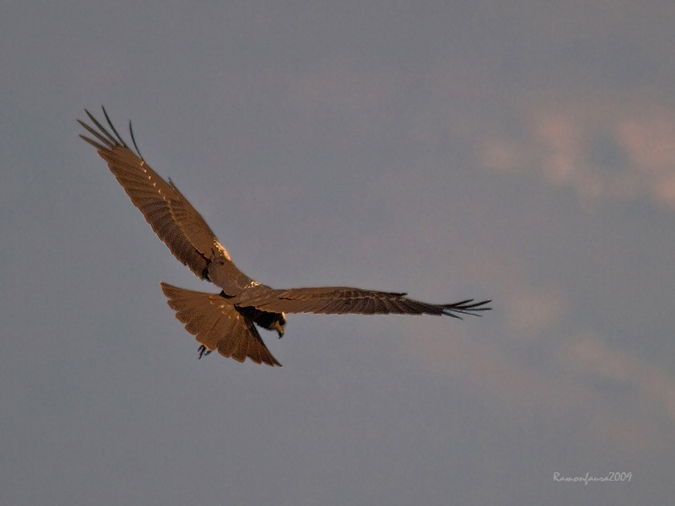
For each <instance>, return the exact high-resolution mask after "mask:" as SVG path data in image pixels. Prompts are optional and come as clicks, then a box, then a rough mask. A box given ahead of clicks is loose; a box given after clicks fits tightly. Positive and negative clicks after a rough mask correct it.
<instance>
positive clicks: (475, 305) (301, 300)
mask: <svg viewBox="0 0 675 506" xmlns="http://www.w3.org/2000/svg"><path fill="white" fill-rule="evenodd" d="M405 295H406V294H405V293H395V292H378V291H374V290H363V289H360V288H350V287H323V288H291V289H290V290H272V289H270V290H261V291H253V290H252V291H251V292H244V293H242V294H241V295H240V296H239V300H237V302H236V304H237V305H238V306H251V307H255V308H256V309H259V310H261V311H268V312H275V313H320V314H347V313H352V314H434V315H447V316H452V317H454V318H461V317H460V316H459V315H460V314H467V315H474V316H478V315H479V312H480V311H489V310H490V309H491V308H489V307H486V304H488V303H490V302H491V301H489V300H484V301H481V302H474V300H473V299H467V300H463V301H460V302H454V303H452V304H430V303H428V302H421V301H418V300H413V299H409V298H407V297H405Z"/></svg>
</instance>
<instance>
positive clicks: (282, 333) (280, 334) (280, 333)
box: [277, 329, 284, 339]
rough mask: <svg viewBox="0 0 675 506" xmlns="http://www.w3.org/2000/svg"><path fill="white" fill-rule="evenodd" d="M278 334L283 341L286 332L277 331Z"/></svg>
mask: <svg viewBox="0 0 675 506" xmlns="http://www.w3.org/2000/svg"><path fill="white" fill-rule="evenodd" d="M277 333H278V334H279V339H281V338H282V337H284V331H283V330H281V329H277Z"/></svg>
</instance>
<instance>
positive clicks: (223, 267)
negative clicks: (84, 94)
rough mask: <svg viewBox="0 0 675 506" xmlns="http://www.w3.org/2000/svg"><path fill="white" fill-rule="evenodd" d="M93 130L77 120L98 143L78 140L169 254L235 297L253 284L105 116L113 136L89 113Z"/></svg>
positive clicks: (175, 190)
mask: <svg viewBox="0 0 675 506" xmlns="http://www.w3.org/2000/svg"><path fill="white" fill-rule="evenodd" d="M85 112H86V113H87V116H89V119H90V120H91V121H92V123H93V124H94V126H95V127H96V128H94V127H92V126H90V125H88V124H86V123H84V122H83V121H80V120H78V122H79V123H80V125H82V126H83V127H84V128H85V129H86V130H87V131H88V132H89V133H90V134H91V135H92V136H93V137H94V138H95V139H92V138H89V137H86V136H84V135H80V137H82V138H83V139H84V140H85V141H87V142H88V143H89V144H91V145H92V146H94V147H95V148H96V149H97V151H98V154H99V156H100V157H101V158H103V159H104V160H105V161H106V162H107V163H108V168H109V169H110V171H111V172H112V173H113V174H114V175H115V177H116V178H117V181H119V183H120V184H121V185H122V187H123V188H124V190H125V191H126V192H127V195H129V197H130V198H131V201H132V202H133V203H134V205H135V206H136V207H137V208H138V209H140V211H141V212H142V213H143V216H145V219H146V220H147V222H148V223H149V224H150V226H151V227H152V229H153V230H154V231H155V233H156V234H157V235H158V236H159V238H160V239H161V240H162V241H164V243H165V244H166V245H167V246H168V247H169V250H171V253H173V255H174V256H175V257H176V258H177V259H178V260H179V261H181V262H182V263H183V264H185V265H186V266H188V267H189V268H190V270H191V271H192V272H194V273H195V274H196V275H197V276H199V277H200V278H202V279H204V278H206V279H208V280H209V281H213V282H214V283H215V284H217V285H218V286H220V287H221V288H223V289H224V290H225V292H226V293H228V294H232V295H234V294H237V293H239V292H240V291H241V290H242V289H243V287H245V286H247V285H248V284H250V283H251V282H252V280H251V279H250V278H248V277H247V276H245V275H244V274H243V273H242V272H241V271H239V270H238V269H237V268H236V266H235V265H234V264H233V263H232V261H231V260H230V255H229V254H228V253H227V251H226V250H225V248H224V247H223V246H222V245H221V244H220V242H219V241H218V238H217V237H216V236H215V234H214V233H213V231H212V230H211V228H210V227H209V226H208V225H207V224H206V222H205V221H204V219H203V218H202V217H201V215H200V214H199V213H198V212H197V210H196V209H195V208H194V207H192V205H191V204H190V202H188V200H187V199H186V198H185V197H184V196H183V194H182V193H181V192H180V191H179V190H178V188H176V185H174V184H173V182H172V181H171V180H170V179H169V181H168V183H167V182H166V181H165V180H164V179H162V178H161V177H160V176H159V175H158V174H157V173H156V172H155V171H154V170H152V168H150V166H149V165H148V164H147V163H146V162H145V160H144V159H143V157H142V156H141V154H140V152H139V151H138V147H136V141H135V140H134V138H133V131H132V130H131V123H130V124H129V130H130V133H131V138H132V140H133V142H134V147H136V153H134V152H133V151H132V150H131V149H130V148H129V147H128V146H127V145H126V143H125V142H124V140H122V138H121V137H120V135H119V134H118V133H117V130H116V129H115V127H114V126H113V125H112V123H111V122H110V119H109V118H108V114H107V113H106V111H105V109H103V114H104V115H105V118H106V120H107V122H108V125H109V126H110V129H111V130H112V132H113V133H114V134H115V136H114V137H113V135H112V134H111V133H110V132H109V131H108V130H107V129H106V128H104V127H103V126H102V125H101V123H99V122H98V121H97V120H96V118H94V116H92V114H91V113H90V112H89V111H87V110H86V109H85Z"/></svg>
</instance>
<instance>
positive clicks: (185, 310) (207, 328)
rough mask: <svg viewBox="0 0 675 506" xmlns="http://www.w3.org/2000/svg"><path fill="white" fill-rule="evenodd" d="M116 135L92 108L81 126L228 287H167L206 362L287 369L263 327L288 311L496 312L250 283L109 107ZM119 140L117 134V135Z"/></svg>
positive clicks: (185, 256)
mask: <svg viewBox="0 0 675 506" xmlns="http://www.w3.org/2000/svg"><path fill="white" fill-rule="evenodd" d="M102 109H103V114H104V116H105V119H106V122H107V123H108V126H109V127H110V130H111V131H112V134H111V133H110V131H108V130H107V129H106V128H105V127H104V126H103V125H101V123H99V122H98V121H97V120H96V118H94V116H93V115H92V114H91V113H90V112H89V111H87V110H86V109H85V112H86V113H87V116H88V117H89V119H90V120H91V122H92V124H93V125H89V124H87V123H85V122H83V121H81V120H77V121H78V123H80V125H82V126H83V127H84V128H85V130H87V132H89V134H91V136H92V137H87V136H85V135H80V137H82V139H84V140H85V141H87V142H88V143H89V144H91V145H92V146H94V147H95V148H96V150H97V152H98V154H99V156H100V157H101V158H103V159H104V160H105V161H106V162H107V163H108V168H109V169H110V171H111V172H112V173H113V174H114V175H115V177H116V178H117V181H119V183H120V184H121V185H122V187H123V188H124V191H126V192H127V195H129V197H130V198H131V201H132V202H133V203H134V205H135V206H136V207H137V208H138V209H139V210H140V211H141V213H143V216H145V219H146V220H147V222H148V223H149V224H150V226H151V227H152V229H153V230H154V231H155V233H156V234H157V235H158V236H159V238H160V239H161V240H162V241H163V242H164V244H166V245H167V246H168V248H169V250H170V251H171V253H173V255H174V256H175V257H176V258H177V259H178V260H179V261H180V262H182V263H183V264H185V265H186V266H187V267H188V268H189V269H190V270H191V271H192V272H193V273H194V274H196V275H197V276H198V277H199V278H201V279H206V280H207V281H210V282H211V283H213V284H215V285H216V286H218V287H219V288H221V292H220V293H203V292H195V291H192V290H186V289H184V288H178V287H175V286H172V285H169V284H168V283H163V282H162V283H160V285H161V287H162V291H163V292H164V294H165V295H166V296H167V297H168V298H169V300H168V304H169V306H170V307H171V308H172V309H174V310H175V311H176V318H178V319H179V320H180V321H181V322H182V323H184V324H185V329H186V330H187V331H188V332H189V333H191V334H194V335H195V336H196V339H197V341H198V342H199V344H200V346H199V358H201V357H202V356H204V355H208V354H209V353H211V352H212V351H213V350H218V352H219V353H220V354H221V355H223V356H225V357H231V358H233V359H235V360H237V361H239V362H243V361H244V360H246V357H248V358H250V359H251V360H252V361H253V362H255V363H256V364H260V363H265V364H268V365H270V366H279V367H281V364H280V363H279V361H277V359H276V358H274V357H273V356H272V354H271V353H270V351H269V350H268V349H267V346H265V343H264V342H263V340H262V338H261V337H260V333H259V332H258V329H257V328H256V325H257V326H259V327H262V328H264V329H267V330H275V331H277V333H278V334H279V338H281V337H282V336H283V335H284V330H285V328H286V313H320V314H390V313H393V314H432V315H446V316H452V317H453V318H461V317H460V316H459V315H461V314H466V315H475V316H479V312H480V311H488V310H489V309H491V308H489V307H487V304H488V303H490V302H491V301H489V300H484V301H481V302H474V300H473V299H466V300H462V301H460V302H455V303H452V304H430V303H427V302H420V301H416V300H412V299H409V298H407V297H406V296H405V295H406V294H405V293H393V292H378V291H374V290H362V289H360V288H350V287H343V286H338V287H321V288H319V287H316V288H291V289H285V290H283V289H282V290H277V289H274V288H271V287H269V286H266V285H263V284H261V283H258V282H257V281H254V280H253V279H251V278H249V277H248V276H247V275H246V274H244V273H243V272H241V271H240V270H239V269H238V268H237V266H236V265H234V263H233V262H232V260H231V258H230V255H229V253H228V252H227V250H226V249H225V248H224V247H223V245H222V244H220V242H219V241H218V238H217V237H216V236H215V234H214V233H213V231H212V230H211V228H210V227H209V226H208V225H207V224H206V222H205V221H204V219H203V218H202V216H201V215H200V214H199V213H198V212H197V210H196V209H195V208H194V207H192V205H191V204H190V202H188V200H187V199H186V198H185V197H184V196H183V194H182V193H181V192H180V191H179V190H178V188H177V187H176V185H175V184H174V183H173V182H172V181H171V179H169V180H168V182H167V181H165V180H164V179H162V178H161V177H160V176H159V175H158V174H157V173H156V172H155V171H154V170H152V169H151V168H150V166H149V165H148V164H147V163H146V162H145V160H144V159H143V156H142V155H141V153H140V151H139V149H138V146H137V145H136V140H135V139H134V132H133V129H132V127H131V122H129V133H130V135H131V140H132V142H133V145H134V148H135V150H136V151H135V152H134V151H133V150H132V149H131V148H130V147H129V146H127V144H126V143H125V142H124V140H123V139H122V137H121V136H120V135H119V134H118V133H117V130H116V129H115V127H114V126H113V124H112V122H111V121H110V118H109V117H108V113H107V112H106V110H105V108H102ZM113 134H114V136H113Z"/></svg>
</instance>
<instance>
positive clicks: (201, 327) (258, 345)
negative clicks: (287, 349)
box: [161, 283, 281, 367]
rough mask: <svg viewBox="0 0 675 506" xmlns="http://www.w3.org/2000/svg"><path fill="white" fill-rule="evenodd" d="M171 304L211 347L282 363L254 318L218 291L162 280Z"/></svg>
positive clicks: (228, 353) (230, 354) (223, 352)
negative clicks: (262, 334) (261, 334)
mask: <svg viewBox="0 0 675 506" xmlns="http://www.w3.org/2000/svg"><path fill="white" fill-rule="evenodd" d="M161 285H162V291H163V292H164V295H166V296H167V297H168V298H169V301H168V304H169V306H170V307H171V308H172V309H175V310H176V318H178V319H179V320H180V321H181V322H183V323H184V324H185V330H187V331H188V332H189V333H190V334H194V335H195V336H196V339H197V341H198V342H199V343H200V344H202V345H203V346H204V347H205V348H206V349H207V350H208V351H212V350H215V349H217V350H218V352H219V353H220V354H221V355H223V356H225V357H228V358H229V357H232V358H233V359H235V360H237V361H239V362H243V361H244V360H246V357H248V358H250V359H251V360H253V362H255V363H256V364H260V363H264V364H267V365H271V366H275V365H276V366H279V367H281V364H280V363H279V362H278V361H277V359H275V358H274V357H273V356H272V354H271V353H270V351H269V350H268V349H267V346H265V343H264V342H263V340H262V338H261V337H260V334H259V333H258V330H257V329H256V328H255V325H254V324H253V322H252V321H251V320H249V319H248V318H245V317H244V316H243V315H242V314H241V313H240V312H239V311H237V309H236V308H235V307H234V306H233V305H232V304H230V303H229V302H228V301H227V299H225V298H223V297H222V296H221V295H219V294H215V293H202V292H193V291H192V290H185V289H184V288H178V287H175V286H172V285H168V284H166V283H161Z"/></svg>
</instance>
